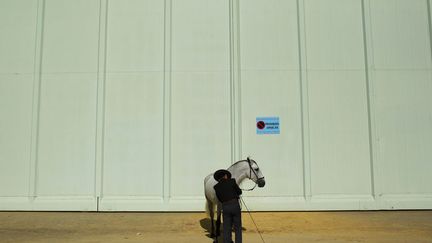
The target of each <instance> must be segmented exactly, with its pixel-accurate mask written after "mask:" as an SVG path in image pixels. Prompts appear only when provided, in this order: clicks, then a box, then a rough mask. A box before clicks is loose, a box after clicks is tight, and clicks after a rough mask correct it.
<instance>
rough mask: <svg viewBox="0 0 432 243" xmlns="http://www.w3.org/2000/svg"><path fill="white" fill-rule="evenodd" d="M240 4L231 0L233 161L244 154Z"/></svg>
mask: <svg viewBox="0 0 432 243" xmlns="http://www.w3.org/2000/svg"><path fill="white" fill-rule="evenodd" d="M239 8H240V5H239V0H230V1H229V61H230V66H229V68H230V112H231V162H232V163H234V162H235V161H237V160H240V159H241V156H242V146H241V141H242V133H241V125H242V121H241V81H240V77H241V76H240V73H241V72H240V11H239Z"/></svg>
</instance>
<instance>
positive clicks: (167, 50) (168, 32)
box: [162, 0, 172, 207]
mask: <svg viewBox="0 0 432 243" xmlns="http://www.w3.org/2000/svg"><path fill="white" fill-rule="evenodd" d="M163 55H164V57H163V60H164V63H163V65H164V73H163V103H164V105H163V124H164V125H163V181H162V183H163V188H162V190H163V192H162V195H163V200H164V203H165V205H166V207H168V203H169V199H170V197H171V102H172V99H171V95H172V92H171V87H172V85H171V84H172V82H171V81H172V73H171V70H172V0H165V2H164V54H163Z"/></svg>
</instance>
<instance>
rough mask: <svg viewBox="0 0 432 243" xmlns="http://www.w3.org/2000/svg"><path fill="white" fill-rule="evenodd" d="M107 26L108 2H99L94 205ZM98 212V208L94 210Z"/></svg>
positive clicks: (98, 188) (99, 180)
mask: <svg viewBox="0 0 432 243" xmlns="http://www.w3.org/2000/svg"><path fill="white" fill-rule="evenodd" d="M107 25H108V0H100V1H99V39H98V67H97V68H98V71H97V91H96V97H97V98H96V145H95V146H96V155H95V182H94V183H95V184H94V186H95V188H94V191H95V197H96V200H97V202H96V204H97V205H99V200H100V198H102V193H103V188H102V187H103V162H104V137H105V83H106V57H107ZM96 210H97V211H99V207H98V206H97V208H96Z"/></svg>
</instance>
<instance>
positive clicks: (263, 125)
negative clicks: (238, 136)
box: [257, 121, 265, 130]
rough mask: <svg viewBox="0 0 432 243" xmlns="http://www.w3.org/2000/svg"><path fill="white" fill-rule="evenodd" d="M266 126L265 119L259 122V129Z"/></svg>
mask: <svg viewBox="0 0 432 243" xmlns="http://www.w3.org/2000/svg"><path fill="white" fill-rule="evenodd" d="M264 127H265V123H264V122H263V121H259V122H257V128H258V129H260V130H262V129H264Z"/></svg>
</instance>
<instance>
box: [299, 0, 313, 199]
mask: <svg viewBox="0 0 432 243" xmlns="http://www.w3.org/2000/svg"><path fill="white" fill-rule="evenodd" d="M305 15H306V13H305V0H297V31H298V47H299V48H298V50H299V53H298V54H299V79H300V80H299V83H300V106H301V107H300V108H301V109H300V110H301V118H300V119H301V126H302V129H301V130H302V131H301V132H302V158H303V194H304V195H303V196H304V198H305V200H306V201H309V200H310V199H311V196H312V178H311V176H312V175H311V159H310V132H309V92H308V78H307V53H306V23H305Z"/></svg>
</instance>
